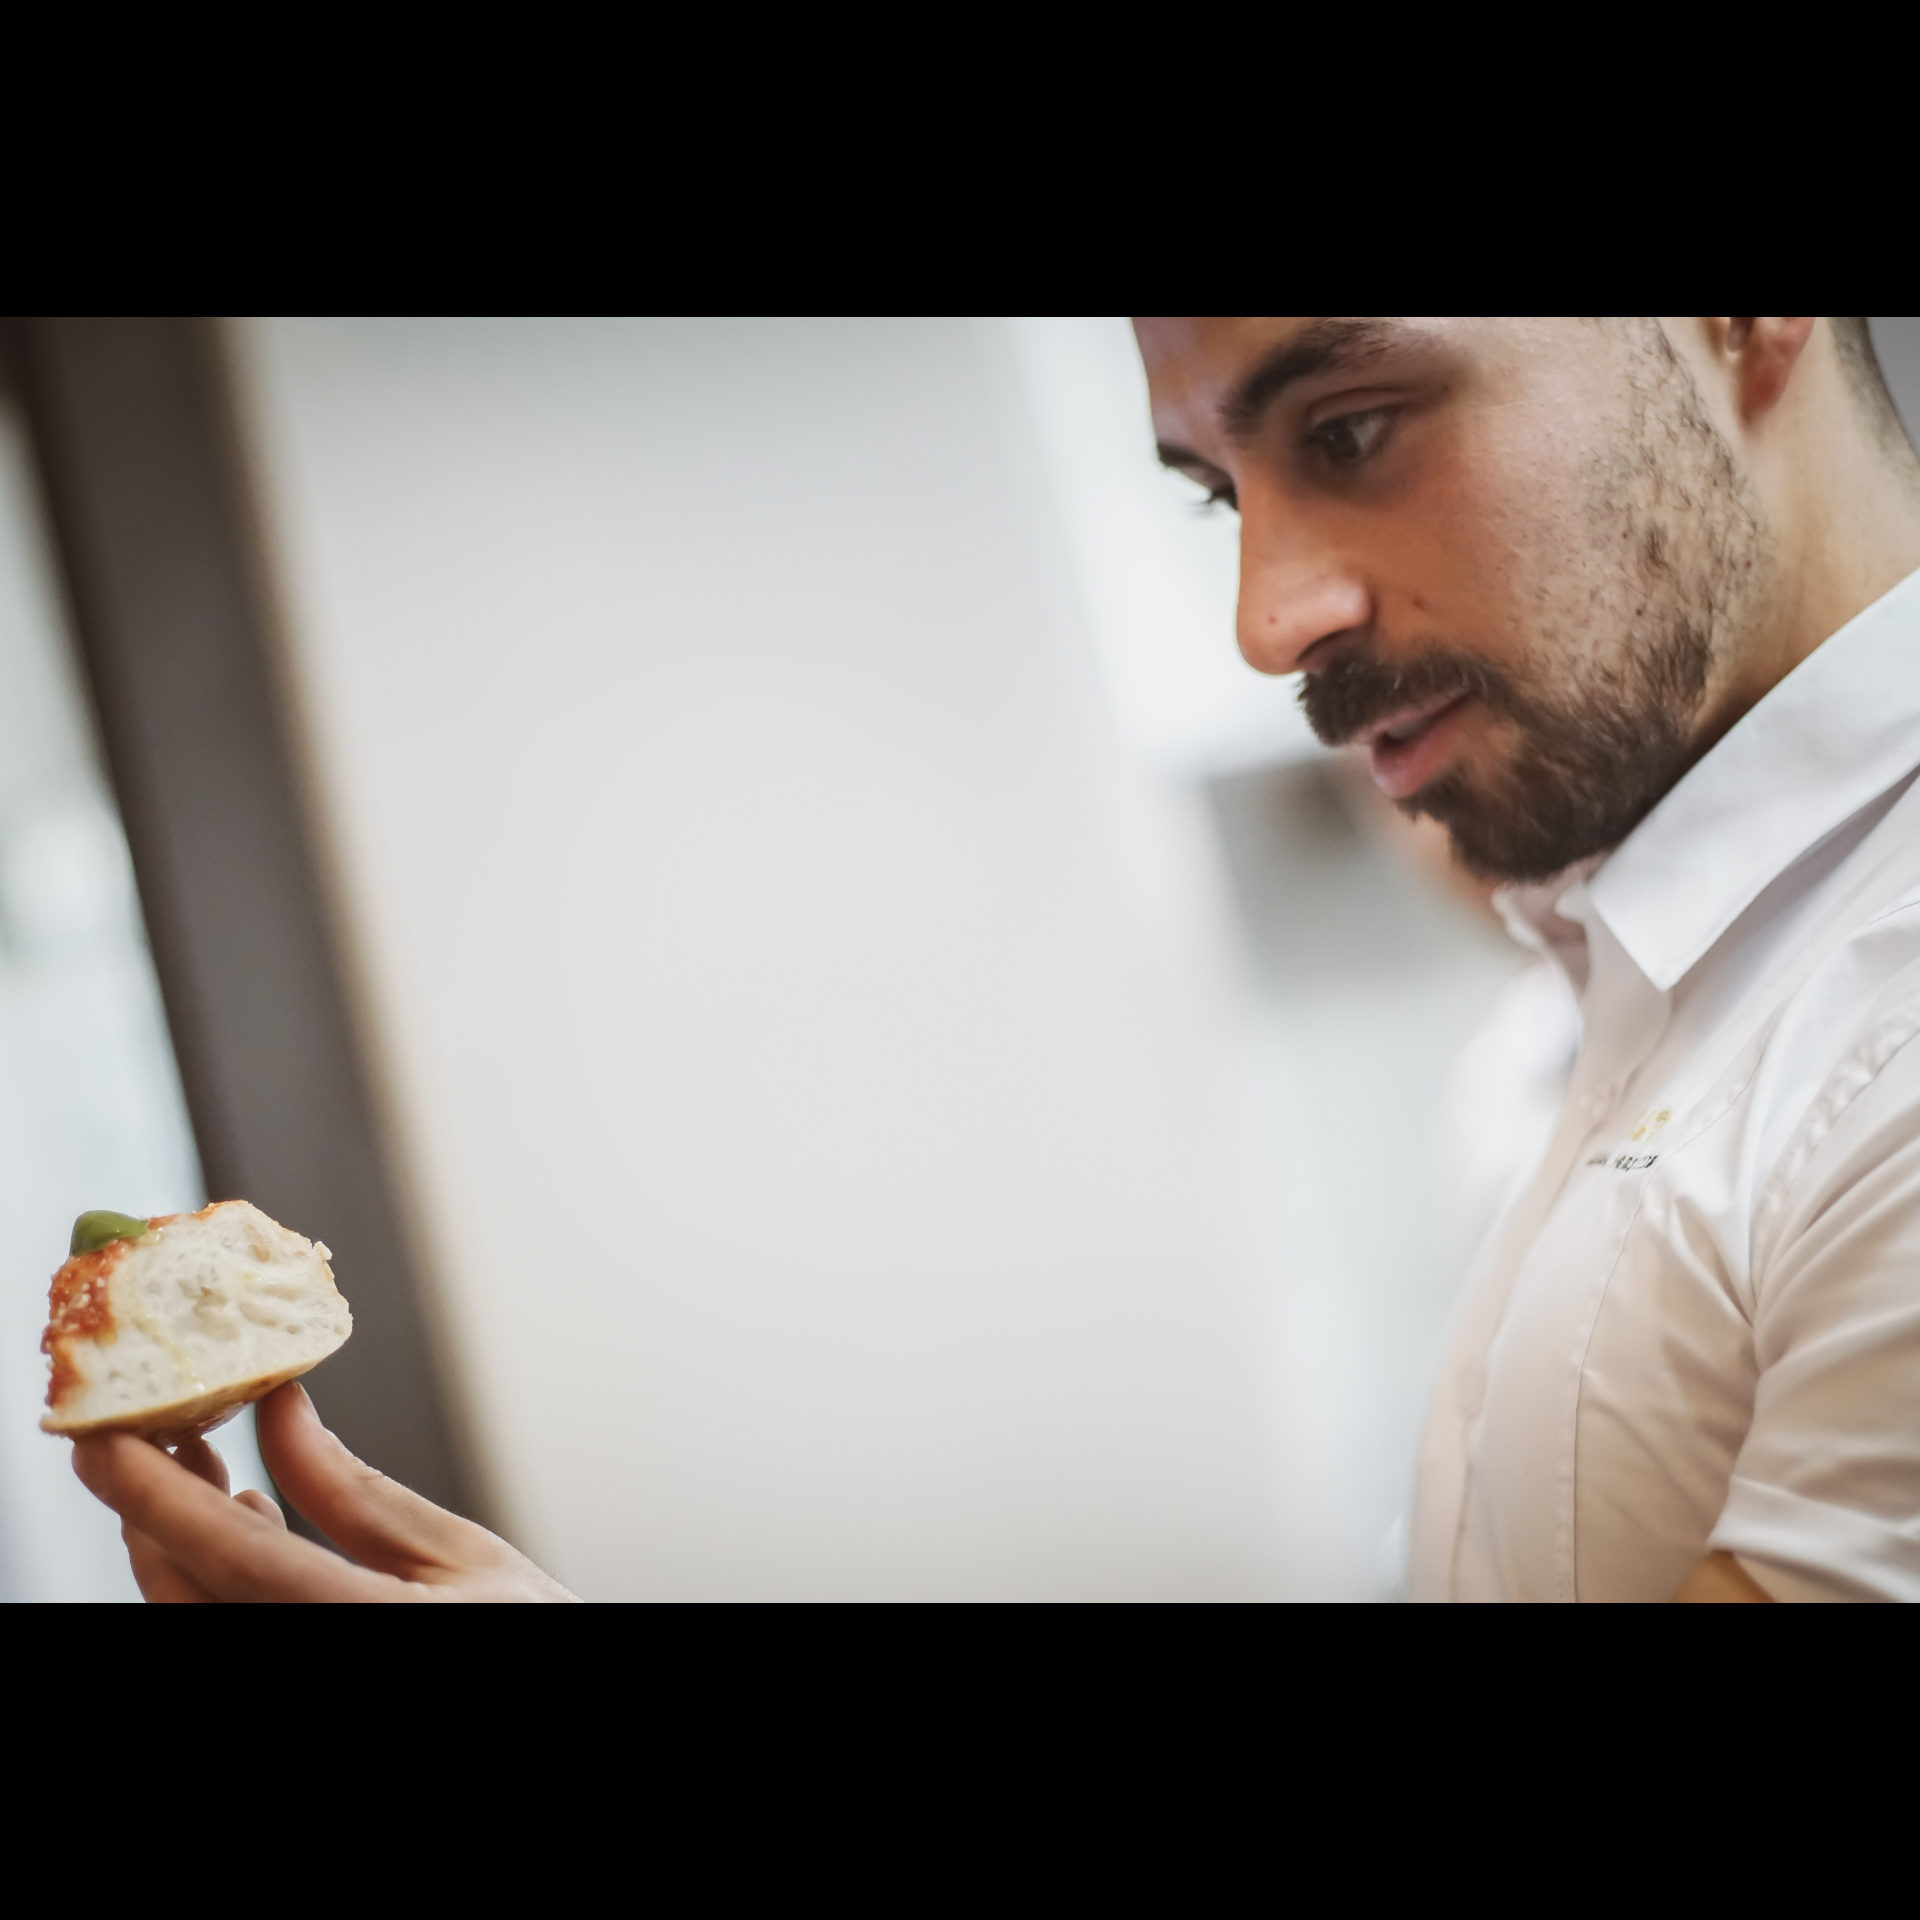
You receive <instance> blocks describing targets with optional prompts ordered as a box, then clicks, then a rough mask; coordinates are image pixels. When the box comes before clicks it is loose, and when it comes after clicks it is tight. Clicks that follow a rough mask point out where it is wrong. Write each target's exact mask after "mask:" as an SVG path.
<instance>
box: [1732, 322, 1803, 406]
mask: <svg viewBox="0 0 1920 1920" xmlns="http://www.w3.org/2000/svg"><path fill="white" fill-rule="evenodd" d="M1816 324H1817V323H1816V322H1815V321H1814V320H1811V319H1799V320H1782V319H1776V318H1774V317H1772V316H1770V315H1761V316H1758V317H1755V316H1748V317H1745V318H1741V317H1734V318H1731V319H1716V320H1709V321H1708V322H1707V326H1708V329H1709V331H1710V332H1711V333H1714V334H1717V335H1718V336H1719V337H1718V339H1717V340H1716V341H1715V342H1714V344H1715V345H1716V346H1717V347H1718V349H1719V351H1720V353H1721V355H1722V356H1723V357H1724V359H1725V360H1726V362H1727V365H1728V369H1729V371H1730V372H1731V374H1732V376H1733V390H1734V395H1735V397H1736V399H1737V400H1738V402H1739V407H1740V413H1741V417H1742V418H1743V419H1748V420H1751V419H1752V418H1753V417H1754V416H1755V415H1756V414H1762V413H1765V412H1767V411H1768V410H1769V409H1770V408H1772V407H1775V406H1777V405H1778V404H1779V402H1780V396H1781V395H1782V394H1783V393H1785V392H1786V390H1787V383H1788V382H1789V381H1790V380H1791V379H1792V378H1793V370H1794V368H1795V367H1797V366H1798V365H1799V364H1800V356H1801V354H1802V353H1804V352H1805V351H1806V346H1807V342H1808V341H1809V340H1811V339H1812V338H1813V329H1814V327H1815V325H1816Z"/></svg>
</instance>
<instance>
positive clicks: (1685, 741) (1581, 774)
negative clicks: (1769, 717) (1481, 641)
mask: <svg viewBox="0 0 1920 1920" xmlns="http://www.w3.org/2000/svg"><path fill="white" fill-rule="evenodd" d="M1711 660H1712V647H1711V644H1710V642H1709V640H1708V637H1707V635H1706V633H1705V632H1704V631H1702V630H1701V629H1700V628H1699V627H1697V626H1694V625H1691V624H1689V623H1686V622H1681V623H1678V624H1676V625H1675V626H1674V627H1672V628H1670V629H1669V630H1668V631H1667V632H1666V633H1665V634H1663V635H1660V636H1659V637H1658V638H1657V639H1655V640H1654V641H1652V642H1651V643H1647V644H1640V645H1636V646H1635V647H1633V648H1632V649H1631V650H1630V651H1629V652H1628V653H1626V655H1625V656H1624V657H1623V658H1622V659H1621V660H1620V661H1618V662H1616V663H1615V665H1614V668H1613V670H1612V671H1611V672H1609V673H1608V674H1606V675H1604V676H1602V677H1601V678H1600V679H1599V680H1598V682H1597V684H1590V685H1587V686H1584V687H1582V688H1580V689H1579V690H1578V693H1577V695H1576V697H1575V699H1574V700H1573V702H1571V703H1570V704H1568V705H1566V706H1560V705H1555V704H1550V703H1547V702H1544V701H1541V700H1535V699H1528V698H1527V697H1526V696H1525V695H1523V694H1522V693H1521V692H1520V691H1519V689H1518V688H1517V687H1516V686H1515V685H1514V684H1513V682H1512V681H1511V680H1510V679H1509V678H1507V677H1506V676H1505V675H1503V674H1501V673H1499V672H1497V671H1496V670H1495V669H1493V668H1491V667H1489V666H1488V665H1487V664H1486V663H1485V662H1484V661H1480V660H1476V659H1474V658H1472V657H1471V656H1470V655H1466V654H1462V653H1458V652H1455V651H1453V650H1451V649H1448V648H1444V647H1430V648H1427V649H1425V650H1424V651H1422V652H1421V653H1420V654H1419V655H1418V656H1417V657H1416V658H1414V659H1413V660H1411V661H1408V662H1407V663H1406V664H1404V665H1402V666H1399V667H1392V668H1389V667H1385V666H1382V665H1381V664H1380V663H1379V662H1378V661H1376V660H1374V659H1371V658H1370V657H1368V655H1367V654H1365V653H1364V652H1362V651H1361V650H1360V648H1359V646H1358V644H1357V643H1353V642H1349V643H1347V644H1346V646H1345V647H1344V648H1343V650H1342V652H1341V654H1340V656H1339V658H1338V659H1336V660H1335V661H1333V662H1332V663H1330V664H1329V665H1328V666H1327V667H1326V668H1325V669H1324V670H1322V671H1321V672H1318V673H1310V674H1308V675H1306V676H1305V677H1304V678H1303V680H1302V682H1301V685H1300V704H1301V706H1302V707H1303V708H1304V709H1305V710H1306V715H1307V720H1308V722H1309V724H1310V725H1311V726H1312V728H1313V730H1314V732H1315V733H1316V734H1317V735H1318V736H1319V737H1320V738H1321V739H1322V740H1324V741H1325V742H1327V744H1328V745H1329V746H1333V745H1338V744H1340V743H1341V742H1343V741H1347V740H1351V739H1352V738H1353V737H1354V736H1355V735H1356V734H1357V733H1359V732H1360V731H1361V730H1362V729H1363V728H1365V727H1368V726H1371V725H1373V724H1374V723H1375V722H1377V721H1379V720H1383V719H1385V718H1386V717H1387V716H1388V715H1389V714H1391V713H1393V712H1395V711H1396V710H1399V709H1402V708H1405V707H1408V706H1413V705H1421V704H1424V703H1425V702H1426V701H1427V700H1429V699H1435V698H1439V697H1441V696H1444V695H1447V694H1453V693H1460V694H1471V695H1473V696H1475V697H1477V698H1478V699H1479V700H1481V701H1482V702H1483V703H1484V704H1485V706H1486V707H1487V708H1488V710H1489V711H1490V712H1491V713H1492V714H1494V715H1495V716H1496V717H1497V718H1500V719H1503V720H1505V721H1507V722H1508V723H1509V725H1510V726H1511V728H1512V730H1513V734H1514V738H1515V740H1516V742H1517V745H1516V747H1515V750H1514V752H1513V754H1512V756H1511V757H1510V758H1509V759H1508V760H1507V761H1506V762H1505V764H1504V765H1503V766H1501V767H1500V768H1499V769H1498V770H1497V771H1496V772H1494V773H1493V774H1492V775H1491V777H1489V778H1484V779H1476V778H1475V777H1474V773H1473V770H1472V769H1471V768H1455V769H1453V770H1451V771H1449V772H1447V773H1444V774H1442V775H1441V776H1440V777H1439V778H1438V779H1436V780H1432V781H1429V782H1428V783H1427V785H1426V786H1424V787H1422V788H1421V789H1420V790H1419V792H1417V793H1415V794H1412V795H1410V796H1409V797H1408V798H1407V799H1406V800H1404V801H1402V802H1400V803H1399V804H1400V806H1401V808H1402V811H1404V812H1406V813H1410V814H1419V813H1424V814H1429V815H1431V816H1432V818H1434V819H1435V820H1438V821H1439V822H1440V824H1441V825H1442V826H1443V827H1445V828H1446V829H1447V833H1448V836H1449V838H1450V839H1451V840H1452V842H1453V851H1454V855H1455V857H1456V858H1457V859H1458V860H1459V861H1460V863H1461V864H1462V865H1463V866H1464V867H1466V868H1467V869H1468V870H1469V871H1470V872H1472V873H1476V874H1478V875H1480V877H1481V878H1482V879H1487V880H1545V879H1548V878H1549V877H1551V876H1552V875H1554V874H1556V873H1560V872H1563V871H1564V870H1565V869H1566V868H1568V867H1570V866H1572V865H1573V864H1574V863H1575V862H1576V861H1579V860H1584V859H1586V858H1588V857H1589V856H1590V855H1592V854H1596V853H1604V852H1607V851H1608V850H1609V849H1611V848H1613V847H1617V846H1618V845H1619V844H1620V842H1621V841H1622V840H1624V839H1625V838H1626V837H1627V835H1628V834H1630V833H1631V832H1632V831H1633V829H1634V828H1635V827H1637V826H1638V825H1639V824H1640V822H1641V821H1642V820H1643V819H1645V818H1646V816H1647V814H1648V813H1649V812H1651V811H1652V809H1653V807H1654V805H1655V803H1656V802H1657V801H1658V800H1659V799H1660V797H1661V796H1662V795H1663V794H1664V793H1665V792H1666V791H1667V789H1668V788H1669V787H1671V786H1672V785H1673V783H1674V782H1675V781H1676V780H1678V779H1679V777H1680V776H1681V774H1682V773H1684V772H1685V771H1686V769H1687V764H1688V762H1689V760H1690V758H1691V757H1692V752H1693V748H1692V722H1693V719H1694V716H1695V714H1696V713H1697V712H1698V710H1699V707H1700V702H1701V697H1702V695H1703V694H1704V692H1705V690H1706V684H1707V671H1708V667H1709V665H1710V663H1711Z"/></svg>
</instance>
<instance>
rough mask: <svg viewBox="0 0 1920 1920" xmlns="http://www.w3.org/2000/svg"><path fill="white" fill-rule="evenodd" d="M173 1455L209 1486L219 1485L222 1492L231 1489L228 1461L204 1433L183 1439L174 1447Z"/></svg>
mask: <svg viewBox="0 0 1920 1920" xmlns="http://www.w3.org/2000/svg"><path fill="white" fill-rule="evenodd" d="M173 1457H174V1458H175V1459H176V1460H178V1461H179V1462H180V1464H181V1465H182V1466H183V1467H185V1468H186V1470H187V1471H188V1472H189V1473H197V1474H198V1475H199V1476H200V1478H201V1479H202V1480H204V1481H205V1482H206V1483H207V1485H208V1486H210V1487H218V1488H219V1489H220V1491H221V1492H222V1493H225V1492H227V1491H228V1490H229V1489H230V1487H231V1485H232V1482H231V1481H229V1480H228V1478H227V1463H226V1462H225V1461H224V1460H223V1459H221V1457H220V1455H219V1454H218V1453H217V1452H216V1451H215V1450H214V1449H213V1448H212V1447H210V1446H209V1445H208V1444H207V1442H206V1440H205V1438H204V1437H203V1436H202V1435H200V1434H197V1433H196V1434H194V1435H192V1436H191V1437H190V1438H188V1439H185V1440H182V1441H181V1442H180V1444H179V1445H178V1446H177V1447H175V1448H174V1450H173Z"/></svg>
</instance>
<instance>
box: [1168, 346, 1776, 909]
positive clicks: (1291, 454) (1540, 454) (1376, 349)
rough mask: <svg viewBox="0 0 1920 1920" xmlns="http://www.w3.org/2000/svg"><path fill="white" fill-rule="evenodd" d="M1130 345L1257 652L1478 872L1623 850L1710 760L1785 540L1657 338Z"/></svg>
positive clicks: (1498, 872) (1532, 868)
mask: <svg viewBox="0 0 1920 1920" xmlns="http://www.w3.org/2000/svg"><path fill="white" fill-rule="evenodd" d="M1135 326H1136V331H1137V333H1138V335H1139V339H1140V347H1141V353H1142V356H1143V357H1144V359H1145V362H1146V367H1147V377H1148V384H1149V388H1150V391H1151V395H1152V402H1153V418H1154V428H1155V433H1156V436H1157V438H1158V440H1159V442H1160V446H1161V451H1162V457H1163V458H1164V459H1165V460H1167V462H1168V463H1169V464H1170V465H1172V466H1175V467H1177V468H1179V469H1180V470H1181V471H1182V472H1184V473H1187V474H1188V475H1189V476H1191V477H1192V478H1193V479H1194V480H1196V481H1197V482H1199V483H1200V484H1201V485H1202V486H1204V487H1206V488H1207V489H1208V491H1209V492H1210V493H1211V494H1213V495H1214V496H1215V497H1216V498H1218V499H1220V500H1222V501H1223V502H1226V503H1228V504H1231V505H1233V506H1236V507H1237V508H1238V510H1239V513H1240V519H1241V542H1240V618H1239V631H1240V648H1241V651H1242V652H1243V653H1244V654H1245V655H1246V657H1247V659H1248V660H1249V661H1250V662H1251V663H1252V664H1253V665H1254V666H1256V667H1258V668H1259V669H1261V670H1262V671H1263V672H1266V673H1295V672H1298V673H1301V674H1303V676H1304V678H1303V680H1302V684H1301V690H1300V698H1301V703H1302V705H1303V706H1304V707H1305V709H1306V712H1307V716H1308V718H1309V720H1310V721H1311V722H1312V724H1313V727H1314V730H1315V731H1316V732H1317V733H1318V734H1319V735H1320V737H1321V738H1322V739H1323V740H1325V741H1327V742H1329V743H1330V744H1334V743H1348V742H1352V743H1356V744H1359V745H1361V746H1364V747H1365V748H1366V749H1367V751H1368V752H1369V753H1370V755H1371V758H1372V763H1373V774H1374V778H1375V780H1376V781H1378V783H1379V784H1380V786H1381V787H1382V788H1383V789H1384V790H1385V791H1386V792H1387V793H1388V794H1389V795H1390V796H1391V797H1392V798H1393V799H1394V800H1395V801H1396V802H1397V803H1398V804H1399V805H1400V806H1401V807H1402V808H1404V809H1405V810H1406V811H1408V812H1409V813H1427V814H1431V815H1432V816H1433V817H1434V818H1436V819H1437V820H1439V821H1440V822H1441V823H1442V824H1443V825H1444V826H1445V827H1446V828H1447V829H1448V832H1449V833H1450V835H1451V836H1452V839H1453V844H1454V849H1455V852H1456V853H1457V854H1458V855H1459V857H1460V858H1461V859H1462V860H1463V861H1464V862H1465V864H1466V865H1468V866H1469V867H1471V868H1472V869H1473V870H1474V871H1476V872H1478V873H1481V874H1483V875H1486V876H1488V877H1495V878H1501V879H1543V878H1545V877H1546V876H1548V875H1550V874H1553V873H1557V872H1559V871H1561V870H1562V869H1563V868H1565V867H1567V866H1569V865H1571V864H1572V863H1573V862H1575V861H1577V860H1580V859H1583V858H1585V857H1586V856H1588V855H1590V854H1594V853H1599V852H1602V851H1604V850H1606V849H1608V848H1610V847H1613V846H1615V845H1617V844H1618V843H1619V842H1620V840H1621V839H1623V838H1624V837H1625V836H1626V834H1627V833H1629V832H1630V831H1631V830H1632V829H1633V827H1634V826H1635V825H1636V824H1637V823H1638V821H1639V820H1640V819H1641V818H1642V817H1643V816H1644V815H1645V814H1646V812H1647V811H1648V810H1649V809H1650V808H1651V807H1652V806H1653V804H1654V803H1655V802H1656V801H1657V800H1658V799H1659V798H1660V796H1661V795H1662V794H1663V793H1665V792H1666V790H1667V789H1668V787H1670V786H1671V785H1672V784H1673V782H1674V781H1675V780H1676V779H1678V778H1679V776H1680V774H1681V773H1683V772H1684V771H1685V770H1686V767H1687V766H1688V765H1689V764H1690V762H1691V761H1692V760H1693V759H1694V758H1696V757H1697V756H1698V755H1699V753H1700V752H1702V751H1704V749H1705V747H1706V746H1707V745H1709V744H1711V740H1712V738H1713V736H1714V733H1715V731H1716V728H1717V726H1718V725H1719V724H1721V723H1720V722H1718V721H1717V719H1716V704H1717V701H1718V699H1719V697H1720V696H1721V695H1722V694H1723V693H1724V689H1725V686H1726V683H1727V680H1728V677H1729V674H1730V673H1731V671H1732V662H1733V661H1734V660H1735V659H1736V658H1737V655H1738V653H1739V645H1740V640H1741V636H1742V632H1743V630H1744V629H1745V628H1746V627H1747V626H1749V625H1750V624H1751V622H1752V619H1753V609H1754V607H1755V605H1756V603H1757V599H1758V596H1759V594H1760V592H1761V591H1762V586H1763V581H1764V578H1765V575H1766V571H1767V567H1766V555H1767V543H1766V540H1765V538H1764V536H1763V533H1762V529H1761V526H1760V521H1759V517H1758V512H1757V509H1756V508H1755V507H1754V505H1753V503H1752V489H1751V488H1750V486H1749V485H1748V484H1747V482H1746V479H1745V476H1744V475H1743V473H1742V470H1741V468H1740V466H1739V463H1738V460H1737V458H1736V456H1735V454H1734V452H1733V451H1732V449H1731V448H1730V447H1729V446H1728V445H1727V443H1726V441H1725V440H1724V439H1723V438H1722V436H1721V435H1720V434H1719V433H1718V432H1717V431H1716V430H1715V428H1714V426H1713V424H1712V421H1711V419H1710V418H1709V416H1708V414H1707V412H1706V410H1705V408H1704V406H1703V405H1702V403H1701V400H1700V396H1699V394H1698V393H1697V392H1696V390H1695V388H1694V386H1693V383H1692V381H1691V380H1690V379H1689V377H1688V375H1687V373H1686V370H1685V368H1684V367H1683V366H1682V365H1681V363H1680V362H1679V361H1678V360H1677V359H1676V358H1675V356H1674V354H1673V352H1672V350H1671V348H1670V347H1669V345H1668V342H1667V338H1666V336H1665V334H1663V333H1662V332H1661V331H1660V329H1659V328H1658V326H1657V325H1656V324H1655V323H1654V322H1651V321H1623V322H1615V323H1606V324H1596V323H1591V322H1582V321H1562V320H1369V321H1357V320H1258V319H1251V320H1250V319H1238V320H1235V319H1227V320H1141V321H1137V322H1136V323H1135Z"/></svg>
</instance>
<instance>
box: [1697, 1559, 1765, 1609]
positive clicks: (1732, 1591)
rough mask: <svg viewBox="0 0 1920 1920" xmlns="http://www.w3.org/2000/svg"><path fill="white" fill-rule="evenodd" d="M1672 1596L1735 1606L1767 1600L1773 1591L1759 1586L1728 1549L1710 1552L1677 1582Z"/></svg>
mask: <svg viewBox="0 0 1920 1920" xmlns="http://www.w3.org/2000/svg"><path fill="white" fill-rule="evenodd" d="M1673 1597H1674V1598H1675V1599H1676V1600H1679V1601H1683V1602H1691V1603H1692V1604H1694V1605H1696V1606H1702V1605H1705V1606H1712V1605H1725V1604H1727V1603H1728V1602H1731V1603H1733V1604H1734V1605H1735V1606H1738V1605H1740V1604H1742V1603H1752V1602H1755V1601H1761V1600H1767V1601H1770V1600H1772V1598H1773V1595H1772V1594H1770V1593H1769V1592H1768V1591H1767V1590H1766V1588H1765V1587H1763V1586H1762V1585H1761V1584H1760V1582H1759V1581H1758V1580H1756V1579H1755V1578H1754V1577H1753V1575H1752V1574H1750V1573H1749V1572H1748V1571H1747V1570H1746V1568H1745V1567H1743V1566H1742V1565H1741V1564H1740V1562H1739V1561H1738V1560H1736V1559H1735V1558H1734V1557H1733V1555H1732V1554H1730V1553H1710V1554H1708V1555H1707V1557H1706V1558H1705V1559H1704V1560H1702V1561H1701V1562H1700V1563H1699V1564H1698V1565H1697V1566H1696V1567H1695V1568H1694V1569H1693V1571H1692V1572H1691V1573H1690V1574H1688V1575H1687V1577H1686V1578H1685V1579H1684V1580H1682V1581H1681V1582H1680V1590H1679V1592H1677V1593H1676V1594H1675V1595H1674V1596H1673Z"/></svg>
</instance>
